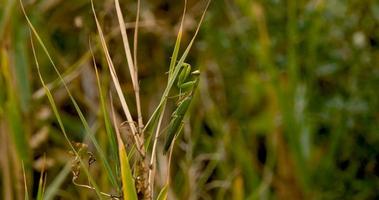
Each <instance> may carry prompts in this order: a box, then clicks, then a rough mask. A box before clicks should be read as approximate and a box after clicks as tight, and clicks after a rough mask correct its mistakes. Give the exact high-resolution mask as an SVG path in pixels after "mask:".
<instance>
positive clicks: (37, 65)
mask: <svg viewBox="0 0 379 200" xmlns="http://www.w3.org/2000/svg"><path fill="white" fill-rule="evenodd" d="M21 6H22V4H21ZM22 9H24V8H23V7H22ZM30 39H31V45H32V50H33V56H34V60H35V64H36V67H37V73H38V76H39V79H40V81H41V84H42V86H43V87H44V88H45V93H46V96H47V98H48V100H49V103H50V105H51V108H52V109H53V113H54V115H55V117H56V119H57V121H58V124H59V127H60V129H61V131H62V133H63V136H64V138H65V140H66V142H67V144H68V145H69V146H70V148H71V150H72V151H73V152H74V154H75V155H76V156H78V157H79V161H80V164H81V166H82V169H83V171H84V172H85V174H86V175H87V177H88V180H89V182H90V183H91V185H92V186H93V187H94V188H95V192H96V194H97V196H98V197H99V198H100V199H102V196H101V193H100V190H99V189H98V186H97V184H96V183H95V181H94V179H93V177H92V176H91V174H90V173H89V171H88V169H87V166H86V164H85V162H84V161H83V160H82V159H81V157H80V156H79V154H78V152H77V151H76V149H75V148H74V147H73V146H72V144H71V142H70V139H69V138H68V135H67V133H66V129H65V127H64V125H63V122H62V118H61V116H60V114H59V112H58V108H57V106H56V104H55V101H54V98H53V95H52V94H51V92H50V90H49V89H48V87H47V86H46V84H45V81H44V80H43V78H42V75H41V72H40V67H39V63H38V60H37V56H36V52H35V49H34V44H33V40H32V36H30Z"/></svg>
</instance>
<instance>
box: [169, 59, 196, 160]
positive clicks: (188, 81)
mask: <svg viewBox="0 0 379 200" xmlns="http://www.w3.org/2000/svg"><path fill="white" fill-rule="evenodd" d="M181 68H182V69H181V71H180V74H179V76H178V80H177V87H178V88H179V90H180V94H179V102H178V103H177V107H176V110H175V111H174V112H173V113H172V115H171V121H170V124H169V126H168V128H167V136H166V141H165V144H164V151H163V153H164V154H166V153H167V151H168V149H169V148H170V146H171V143H172V141H173V139H174V137H175V136H177V135H178V134H179V133H180V131H181V130H182V128H183V118H184V115H185V114H186V112H187V110H188V108H189V106H190V104H191V100H192V97H193V93H194V91H195V90H196V88H197V85H198V83H199V75H200V71H199V70H195V71H193V72H191V66H190V65H189V64H187V63H184V64H183V65H182V66H181Z"/></svg>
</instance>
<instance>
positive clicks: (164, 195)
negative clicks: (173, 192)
mask: <svg viewBox="0 0 379 200" xmlns="http://www.w3.org/2000/svg"><path fill="white" fill-rule="evenodd" d="M167 192H168V184H166V185H165V186H163V188H162V190H161V191H160V192H159V195H158V197H157V200H166V199H167Z"/></svg>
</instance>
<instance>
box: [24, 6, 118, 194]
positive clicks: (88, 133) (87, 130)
mask: <svg viewBox="0 0 379 200" xmlns="http://www.w3.org/2000/svg"><path fill="white" fill-rule="evenodd" d="M20 4H21V8H22V11H23V13H24V16H25V18H26V20H27V22H28V24H29V27H30V29H31V30H32V32H33V34H34V36H35V37H36V38H37V41H38V43H39V44H40V45H41V47H42V49H43V51H44V52H45V54H46V56H47V57H48V59H49V61H50V63H51V65H52V66H53V68H54V70H55V72H56V73H57V75H58V77H59V79H60V80H61V81H62V83H63V86H64V87H65V89H66V91H67V94H68V95H69V97H70V100H71V101H72V103H73V105H74V107H75V110H76V112H77V114H78V115H79V118H80V120H81V122H82V124H83V126H84V129H85V133H86V136H88V137H89V138H90V140H91V142H92V143H93V145H94V146H95V149H96V151H97V153H98V154H99V157H100V160H101V161H102V164H103V165H104V167H105V169H106V172H107V174H108V178H109V180H110V182H111V183H112V185H113V186H115V187H117V188H118V187H119V186H118V182H117V181H116V178H115V176H114V174H113V171H112V169H111V167H110V164H109V162H108V161H107V159H106V156H105V154H104V152H103V151H102V149H101V147H100V145H99V144H98V142H97V140H96V138H95V136H94V135H93V134H92V133H91V132H92V131H91V130H90V128H89V125H88V123H87V121H86V119H85V117H84V115H83V113H82V111H81V110H80V108H79V106H78V104H77V103H76V101H75V99H74V97H73V96H72V94H71V92H70V90H69V89H68V87H67V84H66V83H65V81H64V79H63V77H62V75H61V74H60V72H59V70H58V68H57V67H56V65H55V63H54V61H53V59H52V58H51V56H50V53H49V51H48V50H47V48H46V46H45V45H44V43H43V41H42V39H41V37H40V36H39V34H38V32H37V31H36V29H35V28H34V26H33V24H32V23H31V21H30V19H29V17H28V16H27V15H26V12H25V9H24V6H23V4H22V2H21V1H20ZM35 59H37V58H35ZM39 73H40V72H39ZM40 75H41V74H40ZM40 78H41V79H42V75H41V76H40ZM41 81H42V80H41ZM43 84H44V85H46V84H45V83H43ZM46 89H47V90H48V88H47V87H46ZM48 96H49V95H48ZM51 98H52V96H51Z"/></svg>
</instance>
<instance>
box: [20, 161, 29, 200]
mask: <svg viewBox="0 0 379 200" xmlns="http://www.w3.org/2000/svg"><path fill="white" fill-rule="evenodd" d="M21 164H22V174H23V176H24V190H25V200H29V192H28V185H27V183H26V174H25V166H24V162H22V163H21Z"/></svg>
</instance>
